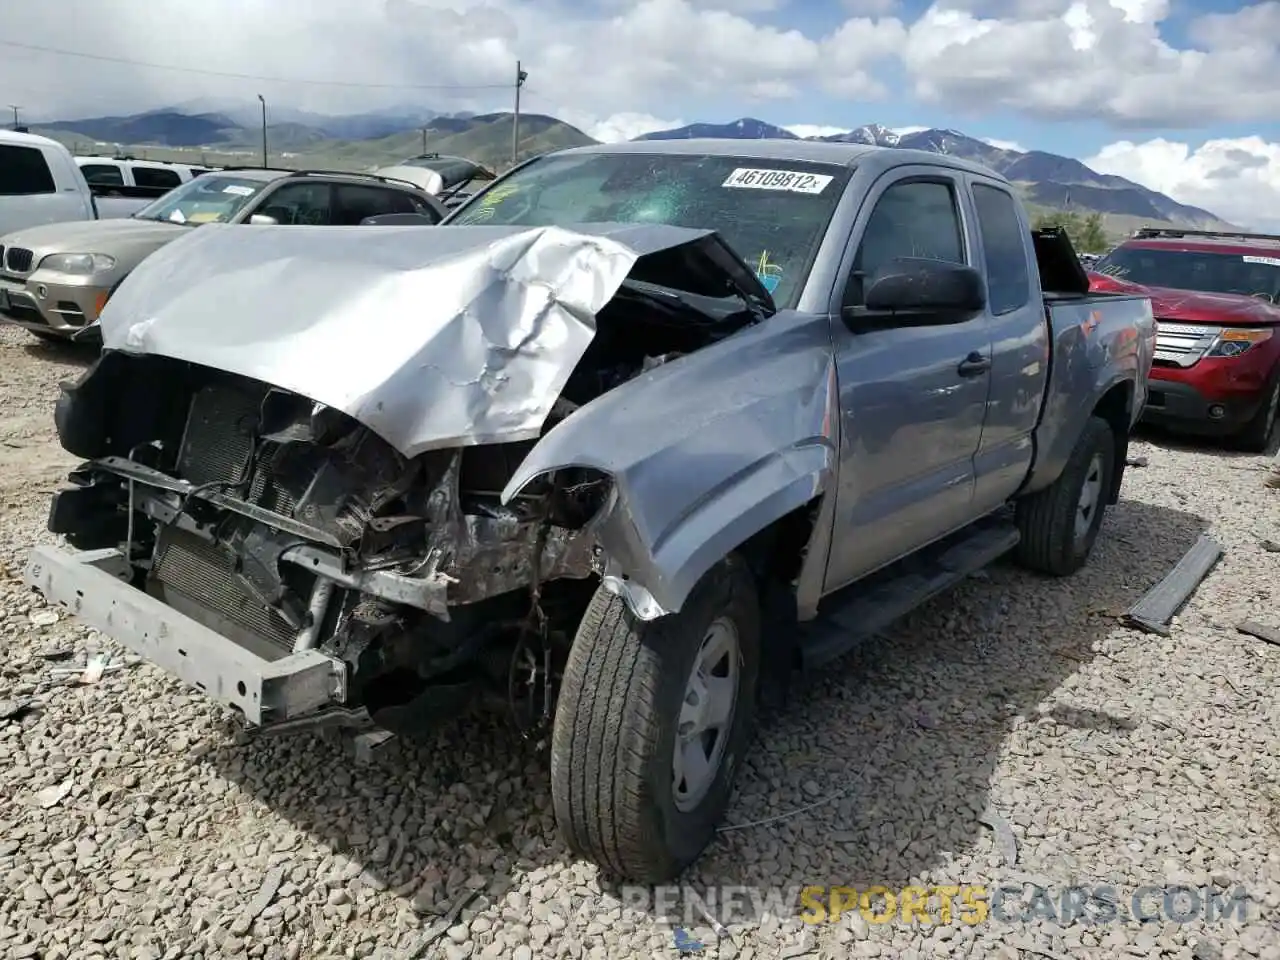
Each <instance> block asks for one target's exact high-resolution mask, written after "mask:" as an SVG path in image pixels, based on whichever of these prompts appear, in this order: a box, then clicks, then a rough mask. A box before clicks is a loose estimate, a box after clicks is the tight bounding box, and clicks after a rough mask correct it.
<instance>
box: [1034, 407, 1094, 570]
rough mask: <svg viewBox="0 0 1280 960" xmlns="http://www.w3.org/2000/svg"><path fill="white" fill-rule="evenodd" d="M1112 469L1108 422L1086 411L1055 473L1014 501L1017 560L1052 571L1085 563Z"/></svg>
mask: <svg viewBox="0 0 1280 960" xmlns="http://www.w3.org/2000/svg"><path fill="white" fill-rule="evenodd" d="M1115 469H1116V444H1115V437H1114V434H1113V433H1112V431H1111V425H1110V424H1109V423H1107V421H1106V420H1103V419H1102V418H1101V417H1090V418H1089V419H1088V421H1087V422H1086V423H1085V425H1084V429H1083V430H1082V431H1081V432H1080V436H1079V438H1078V439H1077V440H1076V445H1075V447H1074V448H1072V450H1071V456H1070V457H1068V458H1067V464H1066V466H1065V467H1063V469H1062V473H1061V475H1060V476H1059V477H1058V479H1057V480H1055V481H1054V482H1053V483H1052V484H1050V485H1049V486H1047V487H1045V488H1044V489H1043V490H1038V491H1036V492H1035V493H1033V494H1031V495H1030V496H1027V497H1023V498H1022V499H1021V500H1019V501H1018V505H1017V511H1016V517H1017V524H1018V532H1019V533H1020V534H1021V535H1022V539H1021V540H1020V541H1019V543H1018V549H1017V559H1018V562H1019V563H1021V564H1022V565H1023V566H1024V567H1027V568H1028V569H1031V570H1035V571H1036V572H1038V573H1047V574H1049V575H1051V576H1055V577H1065V576H1069V575H1070V574H1073V573H1075V572H1076V571H1077V570H1079V569H1080V568H1081V567H1083V566H1084V565H1085V563H1086V561H1088V559H1089V554H1090V553H1091V552H1092V550H1093V543H1094V541H1095V540H1097V539H1098V530H1099V528H1100V527H1101V526H1102V514H1103V512H1104V511H1105V510H1106V502H1107V495H1108V494H1109V492H1110V490H1111V483H1112V477H1114V476H1115Z"/></svg>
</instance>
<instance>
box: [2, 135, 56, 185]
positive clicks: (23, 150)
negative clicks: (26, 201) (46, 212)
mask: <svg viewBox="0 0 1280 960" xmlns="http://www.w3.org/2000/svg"><path fill="white" fill-rule="evenodd" d="M56 192H57V186H56V184H55V183H54V179H53V171H52V170H50V169H49V161H48V160H47V159H45V155H44V151H42V150H41V149H40V148H39V147H25V146H18V145H16V144H10V143H0V197H29V196H35V195H39V194H46V193H56Z"/></svg>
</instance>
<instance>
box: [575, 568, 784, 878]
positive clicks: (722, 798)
mask: <svg viewBox="0 0 1280 960" xmlns="http://www.w3.org/2000/svg"><path fill="white" fill-rule="evenodd" d="M759 665H760V610H759V603H758V601H757V598H756V591H755V584H754V582H753V581H752V578H751V575H750V573H749V571H748V570H747V568H746V565H745V564H744V563H743V562H742V561H741V560H740V559H738V558H737V557H735V556H730V557H729V558H727V559H726V560H724V561H723V562H721V563H720V564H718V565H717V566H715V567H714V568H712V570H711V571H709V572H708V573H707V575H706V576H705V577H703V579H702V580H701V581H700V582H699V583H698V585H697V586H696V587H695V588H694V590H693V592H692V593H691V594H690V596H689V598H688V600H687V601H686V602H685V604H684V607H683V609H682V610H681V611H680V612H679V613H674V614H669V615H668V616H665V617H661V618H659V619H658V620H653V621H648V622H646V621H642V620H638V619H636V618H635V617H634V616H633V615H632V614H631V612H630V611H629V610H628V609H627V606H626V604H625V603H624V602H623V601H622V599H621V598H620V597H617V596H615V595H613V594H611V593H609V592H608V591H606V590H605V589H604V588H603V587H601V588H599V589H597V590H596V594H595V596H594V597H593V598H592V601H591V604H590V606H589V607H588V608H587V612H586V615H585V616H584V617H583V618H582V623H581V624H580V625H579V627H578V632H577V635H576V637H575V638H574V642H573V648H572V650H571V651H570V653H569V660H568V663H567V664H566V666H565V673H564V680H563V682H562V684H561V688H560V696H559V702H558V704H557V707H556V715H555V722H554V727H553V731H552V739H551V798H552V803H553V805H554V807H555V815H556V823H557V825H558V826H559V829H560V833H561V835H562V836H563V838H564V840H565V842H566V844H568V846H569V848H570V849H571V850H572V851H573V852H574V853H575V854H577V855H578V856H582V857H586V858H587V859H590V860H593V861H595V862H596V863H598V864H599V865H600V866H601V867H602V868H604V869H605V870H607V871H609V872H610V873H612V874H614V875H615V876H616V877H619V878H622V879H626V880H630V881H633V882H637V883H661V882H664V881H667V880H671V879H673V878H675V877H676V876H678V875H679V874H680V873H681V871H683V870H684V868H685V867H687V866H688V865H689V864H690V863H692V862H693V861H694V860H696V859H697V857H698V856H699V854H701V853H702V851H703V849H704V848H705V847H706V846H707V844H708V843H710V842H711V840H712V838H713V837H714V836H715V831H716V827H717V826H718V825H719V823H720V820H721V818H722V817H723V815H724V811H725V808H726V807H727V806H728V803H729V796H730V793H731V790H732V787H733V777H734V773H735V770H736V768H737V766H738V763H739V761H740V760H741V756H742V753H743V751H744V750H745V749H746V748H747V746H748V744H749V741H750V738H751V734H752V725H753V720H754V715H755V697H756V683H757V678H758V674H759Z"/></svg>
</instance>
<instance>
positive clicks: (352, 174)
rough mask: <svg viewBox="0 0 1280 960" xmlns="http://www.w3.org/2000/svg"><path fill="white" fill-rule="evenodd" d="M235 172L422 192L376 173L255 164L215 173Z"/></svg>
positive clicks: (407, 184) (415, 185)
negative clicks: (346, 180)
mask: <svg viewBox="0 0 1280 960" xmlns="http://www.w3.org/2000/svg"><path fill="white" fill-rule="evenodd" d="M237 170H262V171H266V172H267V173H279V174H280V179H282V180H285V179H293V178H294V177H348V178H351V179H354V180H377V181H378V182H380V183H387V184H390V185H391V186H393V187H408V188H409V189H411V190H417V191H418V192H421V191H422V188H421V187H419V186H418V185H417V184H416V183H413V182H411V181H409V180H398V179H396V178H395V177H382V176H379V175H378V174H376V173H361V172H359V171H357V170H288V169H285V168H284V167H263V166H259V165H257V164H247V165H245V166H237V167H222V168H221V169H219V170H217V171H216V172H217V173H234V172H235V171H237Z"/></svg>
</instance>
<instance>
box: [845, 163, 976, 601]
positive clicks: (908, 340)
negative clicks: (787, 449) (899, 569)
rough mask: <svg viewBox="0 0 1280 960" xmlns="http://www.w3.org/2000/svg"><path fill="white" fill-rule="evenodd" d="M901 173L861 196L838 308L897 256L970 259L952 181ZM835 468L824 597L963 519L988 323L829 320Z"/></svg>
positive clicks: (967, 515)
mask: <svg viewBox="0 0 1280 960" xmlns="http://www.w3.org/2000/svg"><path fill="white" fill-rule="evenodd" d="M924 169H925V170H927V171H928V172H927V173H925V174H924V175H919V174H916V175H913V173H912V171H911V170H910V169H908V170H906V171H902V172H900V173H898V174H897V176H895V177H894V178H893V179H891V180H890V181H889V182H888V183H886V184H884V185H883V186H881V187H879V188H878V189H877V190H874V191H873V192H872V194H871V195H870V196H869V197H868V200H867V205H866V209H864V211H863V212H862V213H861V214H860V215H859V221H860V222H861V221H863V220H864V218H865V226H864V227H863V229H861V230H855V236H861V237H862V239H861V245H860V248H859V249H858V251H857V252H856V254H855V255H854V256H853V258H852V261H851V273H850V281H849V283H848V286H847V287H846V290H845V293H844V297H843V300H842V305H844V304H857V303H860V302H861V297H862V285H863V281H864V280H865V279H866V278H868V277H870V275H871V274H872V273H873V272H874V270H875V269H876V267H877V266H879V265H880V264H882V263H884V262H886V261H887V260H891V259H893V258H894V257H922V256H923V257H936V258H937V259H942V260H951V261H956V262H962V263H969V262H971V257H970V255H969V253H968V251H970V250H973V249H974V247H975V244H974V243H973V241H972V237H971V236H970V235H969V233H968V231H967V230H966V226H965V223H966V219H967V218H966V217H965V215H964V214H962V212H961V211H962V209H963V207H962V204H961V203H960V198H961V196H962V194H961V192H960V188H959V185H958V184H957V182H956V181H955V180H954V179H953V178H952V177H951V176H950V175H949V174H944V173H943V172H942V171H939V170H938V169H936V168H924ZM834 337H835V348H836V369H837V374H838V377H839V384H840V407H841V418H842V419H841V470H840V485H839V488H838V490H837V493H836V517H835V530H834V533H833V537H832V548H831V558H830V560H829V562H828V566H827V585H826V589H827V591H828V592H829V591H831V590H833V589H837V588H839V587H841V586H843V585H844V584H846V583H848V582H850V581H852V580H854V579H857V578H858V577H860V576H863V575H865V574H867V573H870V572H871V571H873V570H875V569H877V568H879V567H881V566H884V565H885V564H887V563H890V562H892V561H893V560H896V559H898V558H899V557H901V556H903V555H905V554H907V553H910V552H911V551H913V550H915V549H917V548H919V547H921V546H924V545H925V544H927V543H930V542H932V541H933V540H936V539H938V538H939V537H941V536H945V535H946V534H947V533H949V532H951V531H952V530H953V529H955V528H956V527H958V526H962V525H963V524H964V523H966V522H967V521H968V520H969V519H971V516H972V511H973V503H972V501H973V494H974V466H973V460H974V454H975V453H976V452H977V449H978V444H979V441H980V439H981V435H982V424H983V419H984V416H985V410H986V404H987V392H988V387H989V381H990V377H989V374H988V373H985V372H983V373H979V374H978V375H967V376H966V375H964V374H962V373H961V371H960V366H961V364H962V363H963V362H964V361H965V360H966V359H967V358H969V357H970V356H971V355H975V354H976V355H977V357H978V358H982V359H986V360H987V361H988V362H989V361H990V357H991V342H990V335H989V329H988V326H987V318H986V316H985V315H984V314H978V315H975V316H974V317H973V318H972V319H969V320H966V321H964V322H961V323H948V324H943V323H939V324H936V325H927V326H911V327H896V328H895V327H888V328H882V329H876V330H872V331H868V332H861V333H857V334H855V333H852V332H850V331H849V330H848V329H847V328H846V327H845V326H844V324H843V323H842V322H840V321H836V322H835V331H834Z"/></svg>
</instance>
